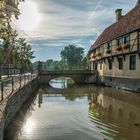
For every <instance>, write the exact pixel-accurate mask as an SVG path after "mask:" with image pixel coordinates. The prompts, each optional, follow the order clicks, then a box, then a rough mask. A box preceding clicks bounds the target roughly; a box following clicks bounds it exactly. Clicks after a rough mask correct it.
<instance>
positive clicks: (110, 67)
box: [108, 59, 112, 70]
mask: <svg viewBox="0 0 140 140" xmlns="http://www.w3.org/2000/svg"><path fill="white" fill-rule="evenodd" d="M108 66H109V70H111V69H112V59H108Z"/></svg>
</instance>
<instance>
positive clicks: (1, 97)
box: [1, 82, 4, 101]
mask: <svg viewBox="0 0 140 140" xmlns="http://www.w3.org/2000/svg"><path fill="white" fill-rule="evenodd" d="M3 90H4V89H3V82H1V101H2V100H3Z"/></svg>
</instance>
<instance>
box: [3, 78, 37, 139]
mask: <svg viewBox="0 0 140 140" xmlns="http://www.w3.org/2000/svg"><path fill="white" fill-rule="evenodd" d="M38 85H39V84H38V79H34V80H32V81H31V82H29V83H28V84H27V85H25V86H24V87H22V88H21V89H19V90H18V91H16V92H15V93H13V94H12V95H11V96H10V97H9V98H8V99H7V100H4V101H3V103H2V104H3V109H2V112H3V115H1V116H0V140H3V134H4V129H6V128H7V126H8V125H9V123H10V122H11V121H12V120H13V119H14V117H15V115H16V114H17V112H18V111H19V110H20V108H21V107H22V105H23V104H24V103H26V100H27V99H28V98H29V97H30V96H31V95H32V94H34V93H35V91H36V90H37V88H38Z"/></svg>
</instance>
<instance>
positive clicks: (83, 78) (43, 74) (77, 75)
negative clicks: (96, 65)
mask: <svg viewBox="0 0 140 140" xmlns="http://www.w3.org/2000/svg"><path fill="white" fill-rule="evenodd" d="M58 77H69V78H71V79H72V80H74V81H75V83H76V84H90V83H96V82H97V71H87V70H83V71H82V70H75V71H40V72H39V80H40V83H41V84H48V83H49V81H50V80H52V79H55V78H58Z"/></svg>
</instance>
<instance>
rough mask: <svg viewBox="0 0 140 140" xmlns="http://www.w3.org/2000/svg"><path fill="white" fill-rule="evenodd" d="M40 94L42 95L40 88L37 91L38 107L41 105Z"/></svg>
mask: <svg viewBox="0 0 140 140" xmlns="http://www.w3.org/2000/svg"><path fill="white" fill-rule="evenodd" d="M42 94H43V90H42V89H41V88H40V89H39V91H38V107H41V104H42V100H43V98H42Z"/></svg>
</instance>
